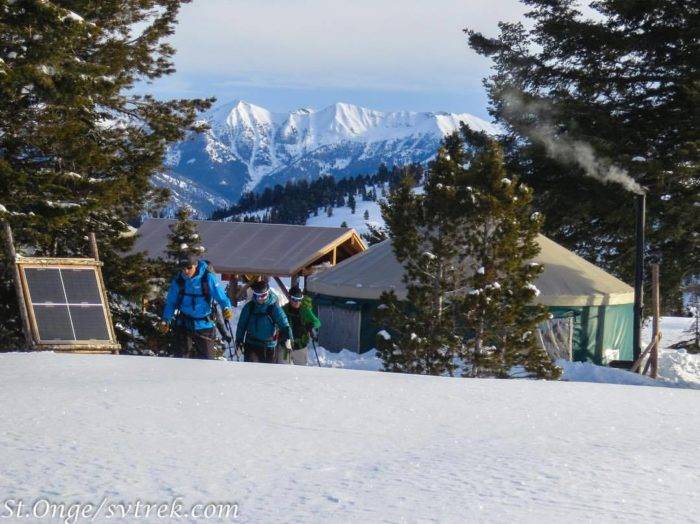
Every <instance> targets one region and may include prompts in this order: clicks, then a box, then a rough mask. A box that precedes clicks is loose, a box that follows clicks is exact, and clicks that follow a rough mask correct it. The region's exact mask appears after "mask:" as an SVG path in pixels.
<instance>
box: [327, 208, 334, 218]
mask: <svg viewBox="0 0 700 524" xmlns="http://www.w3.org/2000/svg"><path fill="white" fill-rule="evenodd" d="M326 216H327V217H328V218H330V217H332V216H333V206H328V208H327V209H326Z"/></svg>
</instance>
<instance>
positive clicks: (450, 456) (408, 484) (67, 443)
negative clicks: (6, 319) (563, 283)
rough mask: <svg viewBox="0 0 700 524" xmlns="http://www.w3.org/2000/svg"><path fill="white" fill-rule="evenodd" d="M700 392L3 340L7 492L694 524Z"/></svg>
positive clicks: (368, 514) (270, 507)
mask: <svg viewBox="0 0 700 524" xmlns="http://www.w3.org/2000/svg"><path fill="white" fill-rule="evenodd" d="M698 395H699V393H698V392H696V391H691V390H684V389H675V388H640V387H629V386H620V385H607V384H584V383H566V382H544V381H529V380H528V381H525V380H513V381H507V380H465V379H449V378H440V377H424V376H411V375H398V374H387V373H376V372H363V371H354V372H348V371H344V370H340V369H327V368H326V369H318V368H312V367H296V366H271V365H261V364H244V363H230V362H223V361H191V360H175V359H164V358H149V357H133V356H104V355H92V356H91V355H59V354H51V353H43V354H41V353H24V354H22V353H14V354H2V355H0V396H1V398H2V399H3V403H2V415H3V416H2V417H0V450H2V451H1V454H0V455H1V456H2V468H0V494H2V496H1V497H0V498H2V499H3V500H8V499H12V500H15V501H18V500H23V501H25V504H29V505H31V504H32V502H33V501H36V500H37V499H41V500H48V501H51V502H54V503H59V502H64V503H66V504H67V503H70V502H81V503H83V504H85V503H92V504H95V506H97V505H99V504H101V502H102V501H103V500H106V504H105V506H103V510H102V511H106V509H105V508H110V507H112V508H113V507H114V504H116V503H119V502H122V503H127V504H128V503H133V504H135V503H136V501H141V503H142V504H143V503H144V502H150V503H160V502H170V501H172V500H173V499H175V498H177V497H181V499H180V503H181V504H182V506H181V508H180V509H181V511H187V509H188V508H189V507H190V506H191V505H192V504H194V503H208V502H230V503H237V504H238V511H239V513H238V515H239V519H238V520H239V521H241V522H360V521H361V522H474V521H478V522H542V521H549V522H557V521H566V522H591V521H598V522H601V521H602V522H610V521H635V522H691V521H697V519H698V515H699V514H700V501H699V499H698V497H697V492H696V490H697V485H698V482H699V481H700V474H699V470H698V464H699V463H700V431H698V430H699V429H700V414H699V412H698V409H697V406H698V400H699V397H698ZM15 504H16V503H15ZM25 507H26V506H25ZM0 512H2V513H0V514H2V515H7V509H6V508H5V507H2V505H1V504H0ZM16 520H19V519H16ZM16 520H13V519H10V520H8V522H10V521H16ZM156 520H157V519H156V518H155V517H154V516H151V518H149V519H144V520H139V521H144V522H145V521H150V522H154V521H156ZM184 520H185V521H187V520H191V519H184ZM23 521H24V522H33V521H36V519H23ZM78 521H79V522H84V521H85V519H79V520H78ZM95 521H97V522H104V521H106V516H105V514H104V513H103V514H101V515H98V516H97V518H96V519H95ZM122 521H127V522H135V521H136V520H135V519H133V518H126V519H123V520H122Z"/></svg>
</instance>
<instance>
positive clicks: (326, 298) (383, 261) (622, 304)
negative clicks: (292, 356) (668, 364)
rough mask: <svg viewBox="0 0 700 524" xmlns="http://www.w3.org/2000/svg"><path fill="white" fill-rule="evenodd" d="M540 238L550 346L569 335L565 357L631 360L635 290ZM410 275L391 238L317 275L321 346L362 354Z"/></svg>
mask: <svg viewBox="0 0 700 524" xmlns="http://www.w3.org/2000/svg"><path fill="white" fill-rule="evenodd" d="M537 242H538V243H539V245H540V248H541V251H540V254H539V255H538V256H537V257H536V258H535V259H534V261H535V262H538V263H540V264H542V265H543V266H544V271H543V272H542V274H541V275H540V277H539V279H538V280H537V282H535V285H536V286H537V288H538V289H539V290H540V295H539V296H538V297H537V299H536V300H537V302H538V303H540V304H543V305H546V306H548V309H549V312H550V313H551V314H552V316H553V320H552V321H551V322H550V325H549V327H548V326H542V327H541V329H540V330H539V331H540V333H539V336H540V338H541V340H542V341H543V345H545V346H547V344H548V340H550V339H552V340H553V339H554V338H557V337H558V338H557V339H558V340H561V339H562V337H563V340H564V342H563V343H562V344H561V345H563V346H566V347H567V349H568V351H567V352H568V355H566V354H562V355H560V356H562V357H563V358H569V359H571V360H577V361H591V362H595V363H607V362H609V361H611V360H631V359H632V324H633V305H634V290H633V289H632V288H631V287H630V286H628V285H627V284H625V283H624V282H622V281H621V280H619V279H617V278H616V277H614V276H612V275H610V274H609V273H607V272H605V271H603V270H602V269H600V268H599V267H597V266H595V265H594V264H591V263H590V262H588V261H586V260H584V259H583V258H581V257H579V256H578V255H576V254H574V253H572V252H571V251H569V250H568V249H566V248H564V247H563V246H560V245H559V244H557V243H556V242H553V241H552V240H550V239H548V238H546V237H545V236H542V235H539V236H538V239H537ZM403 273H404V271H403V267H402V266H401V264H400V263H399V262H398V261H397V260H396V258H395V257H394V253H393V250H392V245H391V241H390V240H385V241H384V242H381V243H379V244H375V245H374V246H371V247H370V248H369V249H367V250H366V251H364V252H362V253H359V254H357V255H355V256H353V257H351V258H349V259H347V260H345V261H343V262H341V263H340V264H338V265H337V266H335V267H333V268H331V269H328V270H326V271H323V272H321V273H318V274H316V275H314V276H312V277H310V278H309V280H308V282H307V291H309V292H310V293H311V294H312V295H313V296H314V301H315V303H316V305H317V306H318V311H319V315H320V316H321V321H322V322H323V329H322V330H321V335H320V336H321V339H320V343H321V345H323V346H324V347H325V348H326V349H329V350H331V351H337V350H341V349H348V350H352V351H356V352H359V353H362V352H365V351H367V350H369V349H371V348H372V347H374V344H375V338H376V334H377V332H378V330H379V327H377V326H376V325H374V323H373V317H374V311H375V310H376V308H377V306H378V305H379V297H380V295H381V294H382V292H384V291H389V290H393V291H394V292H395V293H396V295H397V296H398V297H399V298H405V297H406V286H405V284H404V282H403V280H402V279H403ZM557 326H558V327H557ZM561 326H564V327H565V329H564V330H563V332H562V330H561ZM566 326H568V327H566ZM557 331H558V332H557ZM555 335H556V337H555ZM567 339H568V341H567Z"/></svg>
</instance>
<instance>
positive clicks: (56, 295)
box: [20, 259, 116, 346]
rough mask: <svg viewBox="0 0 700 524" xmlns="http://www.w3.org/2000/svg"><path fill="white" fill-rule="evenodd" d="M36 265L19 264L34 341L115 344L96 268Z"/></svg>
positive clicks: (91, 266) (96, 344) (57, 343)
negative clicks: (31, 321)
mask: <svg viewBox="0 0 700 524" xmlns="http://www.w3.org/2000/svg"><path fill="white" fill-rule="evenodd" d="M25 260H27V261H31V259H25ZM38 265H39V264H37V263H33V264H32V263H31V262H28V264H27V265H24V266H22V265H21V266H20V267H21V269H22V276H23V279H24V282H25V292H26V295H27V297H26V298H27V308H28V309H29V313H30V317H31V318H32V320H33V323H32V327H33V329H34V332H35V338H36V339H37V340H36V343H37V344H39V345H41V344H50V345H51V344H52V345H78V346H80V345H95V346H102V345H106V346H110V345H114V344H115V343H116V342H115V341H114V336H113V334H112V333H113V331H112V328H111V324H110V318H109V314H108V310H107V309H106V304H107V302H106V298H105V296H104V293H103V290H102V286H101V285H100V280H99V274H98V271H99V267H98V266H97V265H89V266H87V267H82V266H78V267H76V266H75V264H67V265H65V266H60V265H59V264H55V265H52V266H51V267H40V266H39V267H34V266H38Z"/></svg>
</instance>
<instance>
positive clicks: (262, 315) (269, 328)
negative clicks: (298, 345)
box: [236, 280, 292, 364]
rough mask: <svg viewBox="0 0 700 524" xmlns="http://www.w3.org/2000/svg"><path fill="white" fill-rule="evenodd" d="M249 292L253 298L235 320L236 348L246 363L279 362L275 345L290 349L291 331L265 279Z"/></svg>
mask: <svg viewBox="0 0 700 524" xmlns="http://www.w3.org/2000/svg"><path fill="white" fill-rule="evenodd" d="M251 289H252V291H253V298H252V299H251V300H250V301H249V302H248V303H247V304H246V305H245V306H243V310H242V311H241V315H240V317H238V326H237V327H236V346H237V347H238V348H239V349H242V350H243V355H244V360H245V361H246V362H265V363H268V364H273V363H276V362H278V360H279V352H280V350H279V349H278V346H283V347H284V348H286V349H287V351H289V350H291V347H292V342H291V339H292V331H291V329H290V327H289V321H288V320H287V315H285V314H284V311H283V310H282V308H281V307H280V305H279V302H278V300H277V295H275V293H274V292H272V290H270V285H269V284H268V283H267V280H261V281H258V282H254V283H253V285H252V286H251Z"/></svg>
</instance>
